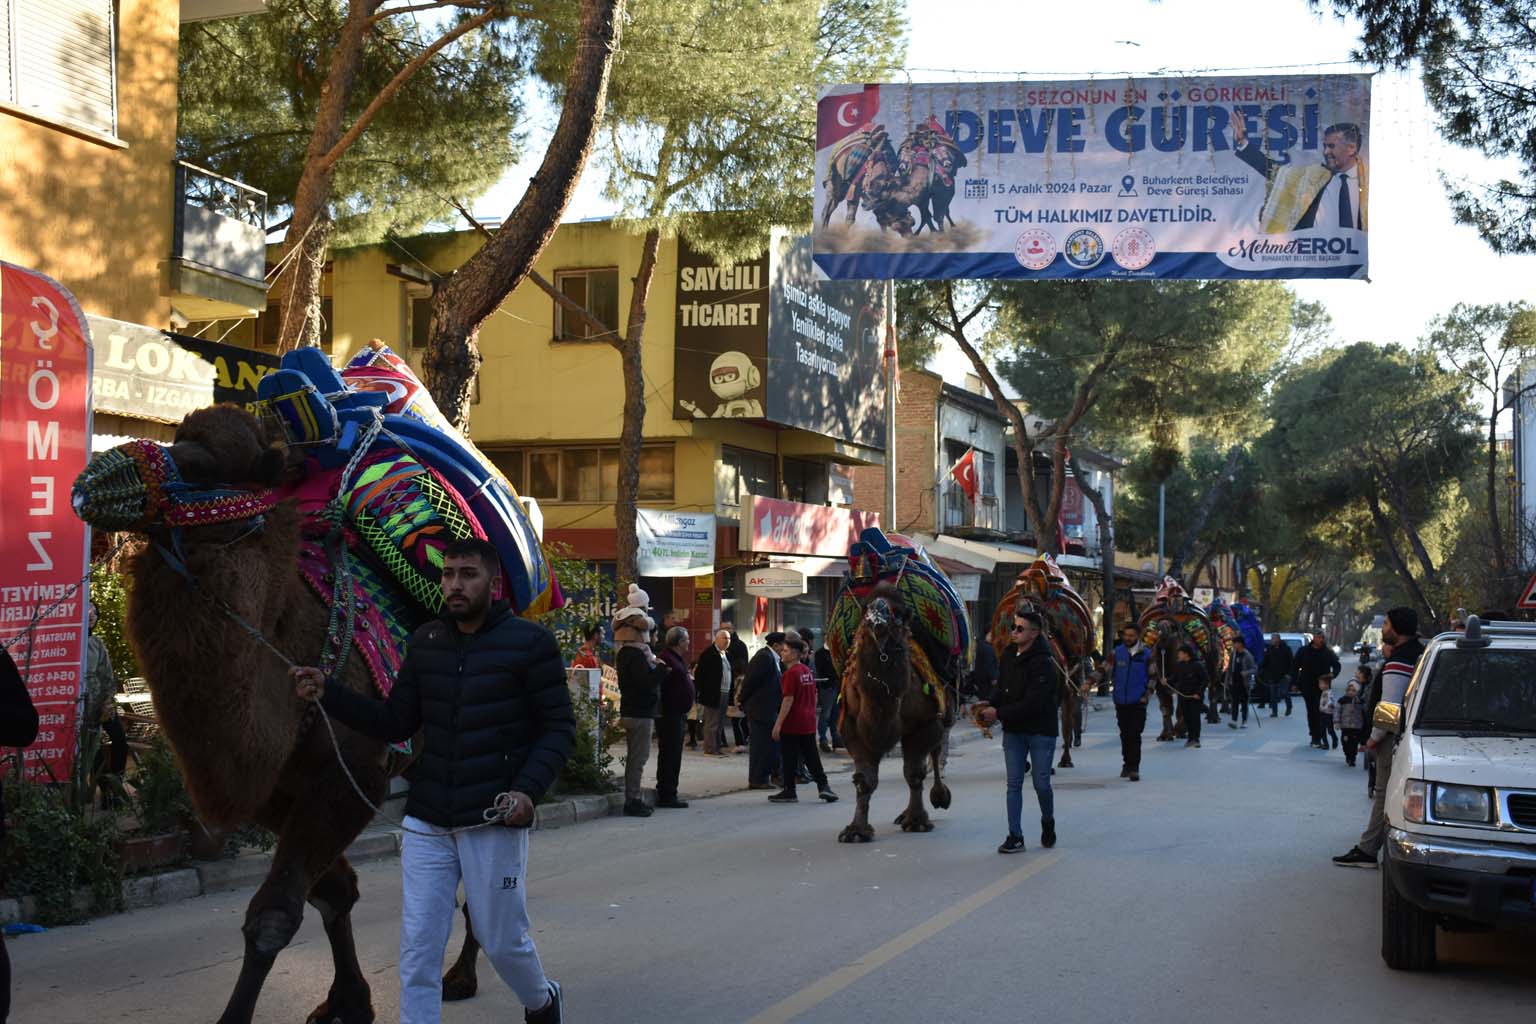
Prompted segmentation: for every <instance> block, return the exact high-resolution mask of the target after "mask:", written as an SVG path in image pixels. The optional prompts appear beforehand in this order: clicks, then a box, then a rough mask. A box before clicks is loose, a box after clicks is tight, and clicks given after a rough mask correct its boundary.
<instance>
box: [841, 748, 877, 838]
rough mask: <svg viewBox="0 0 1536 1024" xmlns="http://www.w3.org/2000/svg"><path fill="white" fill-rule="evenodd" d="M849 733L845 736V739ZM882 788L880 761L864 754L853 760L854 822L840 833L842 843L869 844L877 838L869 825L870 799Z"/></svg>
mask: <svg viewBox="0 0 1536 1024" xmlns="http://www.w3.org/2000/svg"><path fill="white" fill-rule="evenodd" d="M847 735H848V734H847V733H844V734H843V737H844V739H846V738H847ZM879 786H880V759H879V758H878V757H872V756H869V755H867V754H864V753H862V752H861V753H858V754H855V755H854V759H853V793H854V809H853V820H852V821H850V822H849V823H848V824H847V826H845V827H844V828H843V830H842V832H840V833H838V836H837V841H838V842H840V843H867V842H869V841H870V840H871V839H874V838H875V829H874V826H872V825H870V823H869V798H870V797H871V796H873V795H874V792H875V790H876V789H878V788H879Z"/></svg>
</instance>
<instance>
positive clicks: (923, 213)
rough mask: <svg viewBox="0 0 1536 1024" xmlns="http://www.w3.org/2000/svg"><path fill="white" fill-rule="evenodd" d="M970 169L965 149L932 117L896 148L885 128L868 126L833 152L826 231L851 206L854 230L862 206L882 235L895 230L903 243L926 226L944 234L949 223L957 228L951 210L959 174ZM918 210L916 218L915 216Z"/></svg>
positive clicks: (825, 211) (849, 216) (849, 214)
mask: <svg viewBox="0 0 1536 1024" xmlns="http://www.w3.org/2000/svg"><path fill="white" fill-rule="evenodd" d="M965 164H966V158H965V155H964V154H963V153H961V152H960V147H959V146H957V145H956V144H955V141H954V140H953V139H952V138H951V137H950V136H949V134H948V133H947V132H946V131H945V130H944V129H943V127H942V126H940V125H939V123H938V121H937V120H936V119H934V118H932V117H930V118H929V119H928V120H927V121H926V122H924V123H922V124H919V125H917V126H916V127H914V128H913V130H912V131H911V132H910V133H909V134H908V135H907V137H906V138H905V139H903V140H902V142H901V145H900V147H899V148H893V146H892V143H891V139H890V135H889V133H888V132H887V131H886V129H885V126H884V125H880V124H875V123H870V124H867V125H865V126H863V127H862V128H860V129H859V130H858V131H856V132H854V133H853V134H851V135H850V136H848V138H847V139H845V140H844V141H843V142H841V143H839V144H838V146H837V147H836V148H835V149H834V151H833V153H832V156H831V161H830V164H829V167H828V172H827V179H826V183H825V184H826V186H827V201H826V203H825V205H824V206H823V208H822V215H821V223H822V226H823V227H826V226H827V224H828V223H830V222H831V220H832V214H833V212H834V211H835V210H836V209H837V207H838V206H839V205H844V204H846V206H847V208H848V212H847V221H848V223H849V224H850V225H851V224H853V222H854V219H855V217H856V216H857V215H858V211H859V209H860V207H861V206H862V207H863V208H864V209H867V210H869V211H870V212H871V213H873V214H874V215H875V222H876V223H877V224H879V225H880V230H881V231H886V230H894V231H895V232H896V233H897V234H899V235H901V236H902V237H903V238H906V237H910V236H913V235H916V234H919V233H920V232H921V231H922V229H923V228H924V227H926V228H928V229H929V230H930V231H943V230H944V226H945V223H946V222H948V223H950V224H953V223H954V218H953V217H952V216H951V215H950V212H949V210H950V204H951V203H952V202H953V201H954V198H955V172H956V171H957V170H958V169H959V168H961V167H964V166H965ZM914 207H915V208H916V209H917V213H918V216H917V218H914V217H913V216H912V212H911V211H912V209H913V208H914Z"/></svg>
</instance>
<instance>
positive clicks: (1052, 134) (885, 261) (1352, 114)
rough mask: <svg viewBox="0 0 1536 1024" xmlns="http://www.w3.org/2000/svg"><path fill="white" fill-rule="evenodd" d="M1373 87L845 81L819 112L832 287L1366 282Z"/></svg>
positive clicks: (820, 214) (824, 260)
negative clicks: (963, 281)
mask: <svg viewBox="0 0 1536 1024" xmlns="http://www.w3.org/2000/svg"><path fill="white" fill-rule="evenodd" d="M1370 106H1371V79H1370V76H1369V75H1254V76H1244V77H1237V78H1151V79H1145V78H1143V79H1125V80H1123V81H1121V80H1104V81H1075V82H1022V81H1021V82H986V83H950V84H942V85H856V86H834V87H831V88H827V89H823V90H822V93H821V97H820V100H819V102H818V105H817V113H816V183H817V184H816V227H815V235H814V245H815V259H816V263H817V264H818V265H819V266H820V267H821V269H822V270H823V271H824V272H825V273H826V274H827V275H828V276H829V277H833V278H855V279H887V278H939V279H958V278H1192V279H1202V280H1210V279H1218V278H1324V277H1327V278H1357V279H1360V280H1366V269H1367V260H1366V256H1367V239H1368V230H1367V223H1368V220H1367V212H1368V202H1367V196H1368V191H1369V176H1368V172H1367V162H1368V160H1367V157H1368V153H1367V150H1368V148H1369V132H1368V127H1369V118H1370Z"/></svg>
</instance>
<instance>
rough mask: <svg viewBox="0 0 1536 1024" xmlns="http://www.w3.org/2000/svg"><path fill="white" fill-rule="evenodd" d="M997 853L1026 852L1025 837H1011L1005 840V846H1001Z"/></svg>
mask: <svg viewBox="0 0 1536 1024" xmlns="http://www.w3.org/2000/svg"><path fill="white" fill-rule="evenodd" d="M997 852H998V853H1023V852H1024V837H1023V836H1009V837H1008V838H1007V839H1004V840H1003V845H1002V846H999V847H998V848H997Z"/></svg>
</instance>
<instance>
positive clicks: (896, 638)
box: [859, 583, 908, 654]
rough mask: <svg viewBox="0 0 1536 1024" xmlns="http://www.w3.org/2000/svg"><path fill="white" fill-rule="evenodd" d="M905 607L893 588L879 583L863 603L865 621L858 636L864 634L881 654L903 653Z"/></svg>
mask: <svg viewBox="0 0 1536 1024" xmlns="http://www.w3.org/2000/svg"><path fill="white" fill-rule="evenodd" d="M907 619H908V611H907V604H906V602H905V601H903V600H902V599H901V595H900V594H899V593H897V591H896V587H895V586H894V585H892V584H889V583H882V584H880V585H879V586H877V587H875V588H874V590H872V591H870V595H869V597H868V598H867V599H865V601H864V617H863V621H862V622H861V623H860V625H859V632H861V633H867V634H868V635H869V638H870V640H871V641H872V642H873V643H874V649H875V650H878V651H880V652H881V653H883V654H891V653H894V652H895V651H897V650H905V648H906V642H907V633H908V630H907Z"/></svg>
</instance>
